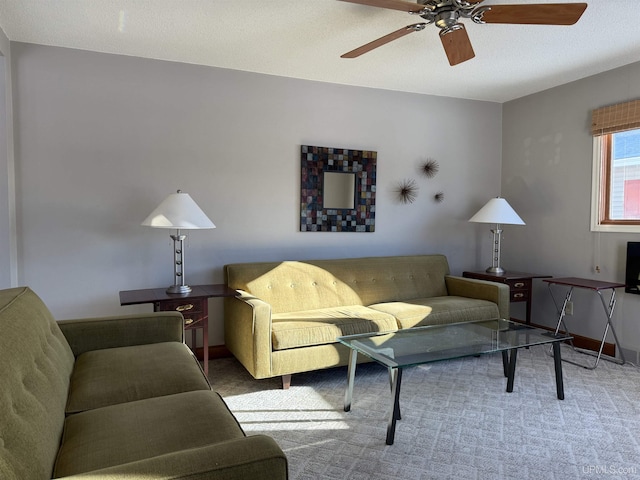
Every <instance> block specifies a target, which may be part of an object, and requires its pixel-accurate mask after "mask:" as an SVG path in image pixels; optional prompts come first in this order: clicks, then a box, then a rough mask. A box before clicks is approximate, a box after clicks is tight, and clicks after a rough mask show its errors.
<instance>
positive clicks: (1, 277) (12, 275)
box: [0, 30, 17, 288]
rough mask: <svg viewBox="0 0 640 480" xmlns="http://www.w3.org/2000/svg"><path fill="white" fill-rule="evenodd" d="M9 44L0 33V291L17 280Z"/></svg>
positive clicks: (0, 31) (1, 32)
mask: <svg viewBox="0 0 640 480" xmlns="http://www.w3.org/2000/svg"><path fill="white" fill-rule="evenodd" d="M11 85H12V82H11V45H10V43H9V40H8V39H7V37H6V36H5V34H4V32H3V31H2V30H0V288H8V287H11V286H12V285H15V282H16V281H17V264H16V260H17V255H16V228H15V192H14V186H15V185H14V181H15V174H14V158H13V119H12V108H11V107H12V89H11Z"/></svg>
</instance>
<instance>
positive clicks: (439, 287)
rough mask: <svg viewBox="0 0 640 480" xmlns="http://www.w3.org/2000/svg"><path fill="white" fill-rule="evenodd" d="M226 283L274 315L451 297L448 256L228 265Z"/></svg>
mask: <svg viewBox="0 0 640 480" xmlns="http://www.w3.org/2000/svg"><path fill="white" fill-rule="evenodd" d="M224 272H225V280H226V282H227V285H228V286H229V287H231V288H234V289H238V290H243V291H245V292H248V293H250V294H252V295H255V296H256V297H258V298H260V299H261V300H263V301H264V302H266V303H268V304H269V305H271V308H272V311H273V313H287V312H297V311H299V310H300V309H301V302H303V304H304V307H305V310H307V309H308V310H317V309H320V308H331V307H339V306H342V305H369V304H372V303H381V302H388V301H395V300H402V301H403V300H406V299H411V298H421V297H433V296H441V295H446V294H447V287H446V285H445V280H444V277H445V275H448V274H449V273H450V272H449V264H448V262H447V258H446V257H445V256H444V255H408V256H394V257H364V258H344V259H337V260H307V261H285V262H258V263H238V264H230V265H225V269H224Z"/></svg>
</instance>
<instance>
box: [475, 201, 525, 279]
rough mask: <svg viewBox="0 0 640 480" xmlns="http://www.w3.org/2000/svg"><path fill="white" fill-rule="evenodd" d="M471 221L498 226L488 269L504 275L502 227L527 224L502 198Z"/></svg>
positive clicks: (493, 231) (489, 205)
mask: <svg viewBox="0 0 640 480" xmlns="http://www.w3.org/2000/svg"><path fill="white" fill-rule="evenodd" d="M469 221H470V222H476V223H495V224H496V228H495V229H492V230H491V232H492V233H493V256H492V262H491V266H490V267H489V268H487V273H496V274H498V275H501V274H503V273H504V269H503V268H502V267H500V239H501V236H502V229H501V228H500V225H501V224H505V225H525V223H524V222H523V221H522V219H521V218H520V217H519V216H518V214H517V213H516V212H515V210H514V209H513V208H511V205H509V202H507V201H506V200H505V199H504V198H500V197H496V198H492V199H491V200H489V201H488V202H487V203H486V205H485V206H484V207H482V208H481V209H480V210H479V211H478V213H476V214H475V215H474V216H473V217H471V218H470V219H469Z"/></svg>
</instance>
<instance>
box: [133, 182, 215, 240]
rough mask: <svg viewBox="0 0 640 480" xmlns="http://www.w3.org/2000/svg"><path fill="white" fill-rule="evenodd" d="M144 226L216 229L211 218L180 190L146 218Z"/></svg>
mask: <svg viewBox="0 0 640 480" xmlns="http://www.w3.org/2000/svg"><path fill="white" fill-rule="evenodd" d="M142 225H145V226H148V227H154V228H175V229H184V230H196V229H201V228H216V226H215V225H214V224H213V222H212V221H211V220H209V217H207V216H206V215H205V213H204V212H203V211H202V210H201V209H200V207H199V206H198V205H197V204H196V202H194V201H193V199H192V198H191V196H190V195H189V194H188V193H183V192H181V191H180V190H178V193H173V194H171V195H169V196H168V197H167V198H165V199H164V200H163V201H162V203H161V204H160V205H158V207H157V208H156V209H155V210H154V211H153V212H151V214H150V215H149V216H148V217H147V218H145V220H144V221H143V222H142Z"/></svg>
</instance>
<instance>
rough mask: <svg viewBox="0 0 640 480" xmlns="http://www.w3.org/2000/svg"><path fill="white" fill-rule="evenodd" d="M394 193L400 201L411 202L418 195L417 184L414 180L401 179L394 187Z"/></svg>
mask: <svg viewBox="0 0 640 480" xmlns="http://www.w3.org/2000/svg"><path fill="white" fill-rule="evenodd" d="M396 193H397V195H398V199H399V200H400V201H401V202H402V203H413V202H414V201H415V199H416V197H417V196H418V186H417V185H416V182H415V181H414V180H411V179H409V180H403V181H402V182H400V184H399V185H398V187H397V188H396Z"/></svg>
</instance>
